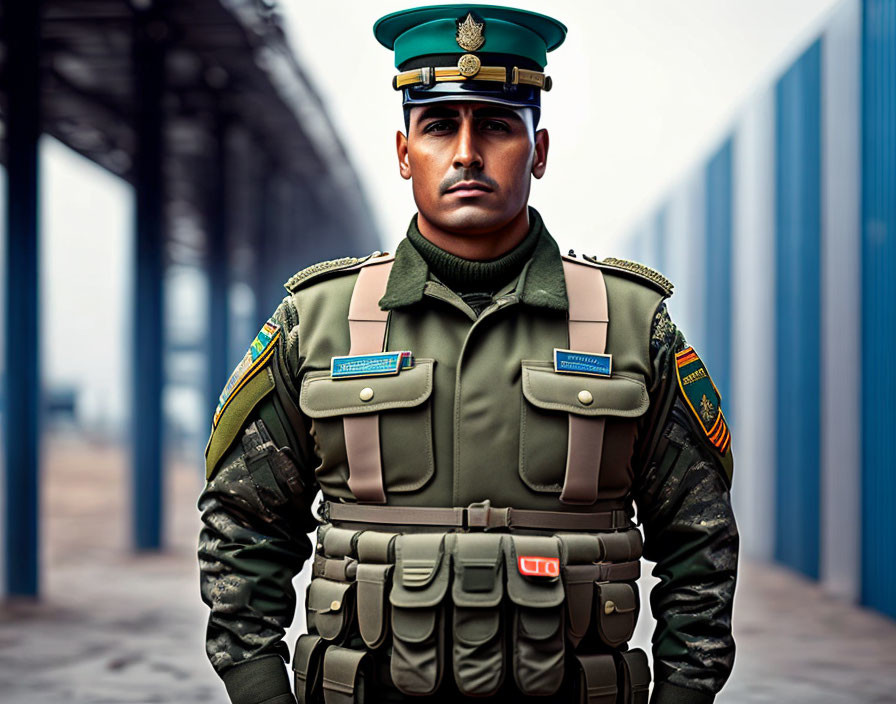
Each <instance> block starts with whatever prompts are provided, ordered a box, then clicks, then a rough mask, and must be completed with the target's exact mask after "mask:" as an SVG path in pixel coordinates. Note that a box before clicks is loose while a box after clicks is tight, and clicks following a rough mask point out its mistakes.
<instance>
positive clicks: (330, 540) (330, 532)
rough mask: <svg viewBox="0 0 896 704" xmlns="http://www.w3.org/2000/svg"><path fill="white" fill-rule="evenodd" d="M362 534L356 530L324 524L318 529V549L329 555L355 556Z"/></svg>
mask: <svg viewBox="0 0 896 704" xmlns="http://www.w3.org/2000/svg"><path fill="white" fill-rule="evenodd" d="M361 535H362V533H361V532H359V531H356V530H348V529H346V528H336V527H335V526H333V525H332V524H329V523H327V524H324V525H322V526H321V527H320V528H318V529H317V542H318V549H319V550H322V551H323V554H324V555H326V556H327V557H354V556H355V545H356V543H357V541H358V540H359V539H360V536H361Z"/></svg>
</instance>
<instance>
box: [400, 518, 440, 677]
mask: <svg viewBox="0 0 896 704" xmlns="http://www.w3.org/2000/svg"><path fill="white" fill-rule="evenodd" d="M445 537H446V534H444V533H435V534H433V533H427V534H414V533H407V534H403V535H399V536H398V537H397V538H396V539H395V575H394V579H393V580H392V589H391V591H390V593H389V601H390V603H391V604H392V619H391V620H392V659H391V663H390V672H391V675H392V681H393V683H394V684H395V686H396V687H397V688H398V689H399V690H400V691H401V692H403V693H404V694H409V695H426V694H432V693H433V692H434V691H435V690H436V689H437V688H438V686H439V683H440V682H441V679H442V671H443V663H444V652H443V650H444V648H443V642H444V628H445V619H444V604H443V601H444V599H445V594H446V593H447V591H448V582H449V579H450V576H451V575H450V569H451V566H450V562H451V557H450V553H448V552H447V551H446V550H445Z"/></svg>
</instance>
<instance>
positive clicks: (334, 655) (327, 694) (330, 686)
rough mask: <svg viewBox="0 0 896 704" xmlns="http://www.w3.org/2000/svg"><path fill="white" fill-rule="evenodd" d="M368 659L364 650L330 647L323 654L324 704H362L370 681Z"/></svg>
mask: <svg viewBox="0 0 896 704" xmlns="http://www.w3.org/2000/svg"><path fill="white" fill-rule="evenodd" d="M369 662H370V658H369V657H368V655H367V651H365V650H350V649H349V648H341V647H339V646H338V645H331V646H330V647H329V648H327V652H326V653H324V676H323V690H324V702H325V703H326V704H364V701H365V696H364V695H365V692H364V690H365V687H366V684H367V681H368V680H369V679H370V674H369Z"/></svg>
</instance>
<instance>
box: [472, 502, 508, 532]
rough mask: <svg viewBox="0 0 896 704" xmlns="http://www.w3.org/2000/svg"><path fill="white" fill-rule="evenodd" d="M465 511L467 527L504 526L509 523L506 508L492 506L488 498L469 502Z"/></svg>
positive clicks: (486, 528)
mask: <svg viewBox="0 0 896 704" xmlns="http://www.w3.org/2000/svg"><path fill="white" fill-rule="evenodd" d="M465 511H466V517H467V520H466V527H467V528H482V529H483V530H488V529H489V528H506V527H507V526H508V525H510V521H509V520H508V518H509V515H508V510H507V509H506V508H494V507H493V506H492V502H491V500H490V499H486V500H485V501H477V502H475V503H472V504H470V505H469V506H467V508H466V509H465Z"/></svg>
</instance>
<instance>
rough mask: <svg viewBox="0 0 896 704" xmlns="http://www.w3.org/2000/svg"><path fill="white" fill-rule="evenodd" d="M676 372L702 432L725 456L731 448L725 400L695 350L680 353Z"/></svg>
mask: <svg viewBox="0 0 896 704" xmlns="http://www.w3.org/2000/svg"><path fill="white" fill-rule="evenodd" d="M675 370H676V373H677V374H678V386H679V388H680V389H681V393H682V394H683V395H684V398H685V401H687V404H688V406H690V408H691V411H693V413H694V417H696V419H697V422H698V423H699V424H700V428H701V429H702V430H703V432H704V433H705V435H706V437H707V438H709V442H710V443H711V444H712V445H713V447H715V448H716V449H717V450H718V451H719V452H720V453H721V454H722V455H724V454H725V453H726V452H727V451H728V446H729V445H730V444H731V432H730V431H729V430H728V423H727V422H726V420H725V414H724V413H722V396H721V394H720V393H719V390H718V389H717V388H716V385H715V384H714V383H713V381H712V378H711V377H710V376H709V372H708V371H707V370H706V365H704V364H703V360H701V359H700V357H698V356H697V353H696V352H695V351H694V348H693V347H687V348H685V349H683V350H682V351H681V352H678V353H676V355H675Z"/></svg>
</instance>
